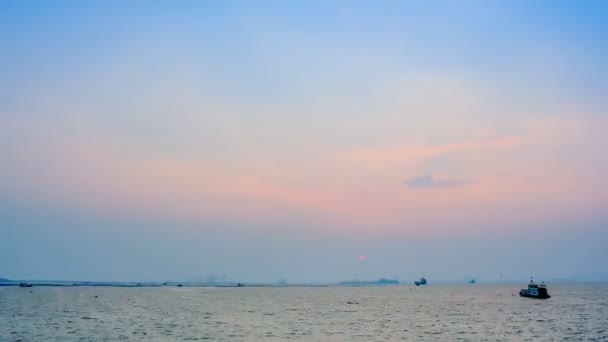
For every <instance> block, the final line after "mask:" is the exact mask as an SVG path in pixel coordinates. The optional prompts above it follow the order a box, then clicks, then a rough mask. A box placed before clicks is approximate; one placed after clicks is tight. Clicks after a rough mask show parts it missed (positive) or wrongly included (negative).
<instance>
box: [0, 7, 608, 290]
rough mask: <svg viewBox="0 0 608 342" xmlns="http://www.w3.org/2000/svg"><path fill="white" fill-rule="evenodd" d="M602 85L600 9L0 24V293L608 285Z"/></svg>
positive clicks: (68, 10) (24, 16) (604, 17)
mask: <svg viewBox="0 0 608 342" xmlns="http://www.w3.org/2000/svg"><path fill="white" fill-rule="evenodd" d="M607 61H608V3H607V2H605V1H591V0H589V1H559V2H558V1H539V0H533V1H473V0H468V1H448V0H445V1H368V2H365V1H338V0H330V1H256V2H252V1H150V2H143V1H142V2H140V1H75V0H74V1H52V2H51V1H48V2H43V1H13V0H7V1H1V2H0V277H8V278H15V279H55V280H60V279H64V280H99V281H101V280H108V281H165V280H179V281H187V280H190V281H204V280H207V279H221V280H229V281H245V282H274V281H277V280H279V279H284V280H287V281H288V282H335V281H341V280H353V279H376V278H380V277H390V278H398V279H400V280H401V281H404V282H410V281H413V280H414V279H417V278H419V277H421V276H426V277H427V278H428V279H429V281H431V282H432V281H452V282H464V281H466V280H468V279H469V278H477V279H478V281H480V282H483V281H487V282H496V281H503V280H504V281H506V280H509V281H527V279H528V277H529V276H531V275H534V276H535V278H536V279H546V280H556V281H557V280H565V281H571V280H582V281H600V280H603V281H608V271H607V270H606V268H605V265H606V264H607V263H608V248H606V247H607V246H608V183H607V181H606V174H608V141H607V140H606V139H604V134H606V131H607V130H608V113H607V109H608V97H606V94H607V93H608V62H607ZM361 256H365V257H364V258H361Z"/></svg>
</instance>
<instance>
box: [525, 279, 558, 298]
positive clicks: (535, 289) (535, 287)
mask: <svg viewBox="0 0 608 342" xmlns="http://www.w3.org/2000/svg"><path fill="white" fill-rule="evenodd" d="M519 295H520V296H521V297H528V298H537V299H547V298H551V296H550V295H549V293H548V292H547V286H546V285H545V283H544V282H543V283H541V284H536V283H535V282H534V279H532V278H530V283H529V284H528V288H527V289H521V291H519Z"/></svg>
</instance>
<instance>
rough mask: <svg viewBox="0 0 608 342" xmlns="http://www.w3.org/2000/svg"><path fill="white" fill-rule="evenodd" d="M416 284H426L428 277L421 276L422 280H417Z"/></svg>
mask: <svg viewBox="0 0 608 342" xmlns="http://www.w3.org/2000/svg"><path fill="white" fill-rule="evenodd" d="M414 284H415V285H416V286H420V285H426V278H424V277H422V278H420V280H417V281H415V282H414Z"/></svg>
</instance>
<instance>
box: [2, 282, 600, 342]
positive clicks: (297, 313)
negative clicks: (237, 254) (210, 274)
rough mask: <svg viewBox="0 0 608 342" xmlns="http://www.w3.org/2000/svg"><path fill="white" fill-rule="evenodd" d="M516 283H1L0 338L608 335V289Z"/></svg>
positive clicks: (362, 338) (502, 338)
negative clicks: (538, 292) (538, 289)
mask: <svg viewBox="0 0 608 342" xmlns="http://www.w3.org/2000/svg"><path fill="white" fill-rule="evenodd" d="M519 288H520V286H518V285H482V284H478V285H459V286H448V285H430V286H426V287H419V288H416V287H413V286H412V287H410V286H403V285H402V286H387V287H338V286H337V287H317V288H314V287H284V288H277V287H267V288H254V287H251V288H248V287H244V288H176V287H161V288H103V287H33V288H16V287H3V288H0V341H120V340H126V341H193V340H211V341H241V340H246V341H259V340H274V341H284V340H301V341H397V340H414V341H418V340H442V341H445V340H449V341H455V340H462V341H466V340H470V341H543V340H560V341H562V340H572V341H581V340H601V341H608V285H555V286H549V292H550V294H551V295H552V296H553V298H551V299H548V300H537V299H527V298H520V297H519V296H517V292H518V290H519ZM30 291H32V292H31V293H30Z"/></svg>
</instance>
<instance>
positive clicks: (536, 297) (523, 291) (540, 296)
mask: <svg viewBox="0 0 608 342" xmlns="http://www.w3.org/2000/svg"><path fill="white" fill-rule="evenodd" d="M519 296H520V297H525V298H534V299H549V298H551V296H550V295H548V294H546V295H543V294H536V295H534V294H529V293H527V292H526V291H525V290H522V291H520V292H519Z"/></svg>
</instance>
